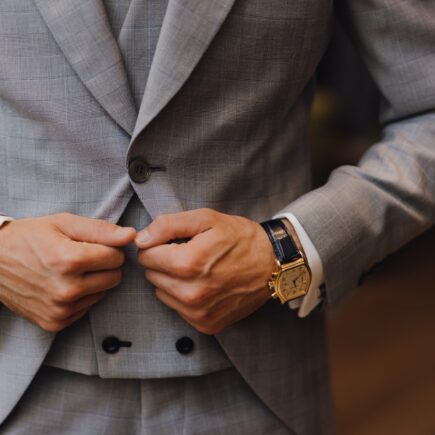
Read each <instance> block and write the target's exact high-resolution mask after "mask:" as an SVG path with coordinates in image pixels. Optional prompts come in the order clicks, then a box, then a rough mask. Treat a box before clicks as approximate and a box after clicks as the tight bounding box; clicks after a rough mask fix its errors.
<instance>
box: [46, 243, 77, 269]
mask: <svg viewBox="0 0 435 435" xmlns="http://www.w3.org/2000/svg"><path fill="white" fill-rule="evenodd" d="M80 264H81V262H80V257H79V256H78V255H77V254H75V253H74V252H72V251H71V250H68V249H63V250H60V251H58V252H56V253H54V254H52V255H50V256H49V257H48V258H47V265H48V267H50V268H51V269H54V270H56V271H58V272H60V273H61V274H67V273H71V272H74V271H75V270H77V268H78V267H79V266H80Z"/></svg>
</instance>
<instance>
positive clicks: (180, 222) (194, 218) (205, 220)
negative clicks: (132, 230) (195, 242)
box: [135, 208, 219, 249]
mask: <svg viewBox="0 0 435 435" xmlns="http://www.w3.org/2000/svg"><path fill="white" fill-rule="evenodd" d="M218 214H219V213H218V212H216V211H214V210H210V209H205V208H202V209H197V210H190V211H184V212H181V213H174V214H163V215H160V216H158V217H157V218H156V219H154V221H153V222H151V223H150V224H149V225H148V226H147V227H146V228H145V229H144V230H142V231H140V232H139V233H138V234H137V236H136V239H135V243H136V245H137V247H138V248H140V249H149V248H152V247H153V246H158V245H162V244H164V243H168V242H170V241H176V240H177V239H180V238H191V237H195V236H196V235H197V234H200V233H203V232H204V231H207V230H209V229H210V228H212V227H213V225H214V224H215V223H216V221H217V215H218Z"/></svg>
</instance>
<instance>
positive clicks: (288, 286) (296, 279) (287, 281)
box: [277, 265, 310, 301]
mask: <svg viewBox="0 0 435 435" xmlns="http://www.w3.org/2000/svg"><path fill="white" fill-rule="evenodd" d="M277 287H278V294H279V295H280V296H281V297H282V299H285V301H291V300H293V299H296V298H300V297H302V296H305V295H306V294H307V292H308V288H309V287H310V272H309V270H308V268H307V267H306V266H305V265H301V266H297V267H294V268H292V269H288V270H283V271H282V272H281V274H280V276H279V278H278V286H277Z"/></svg>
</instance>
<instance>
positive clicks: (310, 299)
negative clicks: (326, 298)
mask: <svg viewBox="0 0 435 435" xmlns="http://www.w3.org/2000/svg"><path fill="white" fill-rule="evenodd" d="M273 218H274V219H282V218H286V219H287V220H289V221H290V223H291V224H292V225H293V228H294V229H295V231H296V234H297V235H298V237H299V241H300V242H301V245H302V248H303V250H304V252H305V256H306V258H307V262H308V265H309V266H310V269H311V284H310V288H309V289H308V293H307V294H306V295H305V296H304V297H303V298H300V299H295V300H293V301H290V302H289V303H288V305H289V307H290V308H292V309H299V311H298V316H299V317H306V316H308V314H310V313H311V311H312V310H313V309H314V308H315V307H316V306H317V305H318V304H319V303H320V301H321V298H320V289H319V287H320V285H321V284H322V283H323V280H324V276H323V265H322V261H321V259H320V256H319V253H318V252H317V249H316V248H315V247H314V245H313V242H312V241H311V239H310V238H309V237H308V234H307V233H306V231H305V230H304V228H303V227H302V225H301V224H300V222H299V221H298V220H297V219H296V217H295V216H294V215H293V214H291V213H282V214H278V215H275V216H274V217H273Z"/></svg>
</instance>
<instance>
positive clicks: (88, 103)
mask: <svg viewBox="0 0 435 435" xmlns="http://www.w3.org/2000/svg"><path fill="white" fill-rule="evenodd" d="M118 7H119V9H118ZM337 7H338V8H339V9H340V14H341V17H342V18H343V22H344V24H345V25H346V26H347V27H348V28H349V30H350V31H351V34H352V35H353V37H354V38H355V40H356V43H357V45H358V47H360V50H361V53H362V54H363V56H364V57H365V59H366V62H367V64H368V66H369V68H370V70H371V72H372V74H373V76H374V78H375V80H376V81H377V83H378V85H379V87H380V89H381V92H382V94H383V96H384V110H383V119H382V121H383V122H384V124H385V129H384V133H385V134H384V137H383V139H382V141H381V142H380V143H378V144H376V145H375V146H373V147H372V148H371V149H370V150H369V151H368V153H366V155H365V156H364V157H363V159H362V160H361V162H360V163H359V166H357V167H350V166H345V167H342V168H339V169H338V170H336V171H335V172H334V173H333V174H332V176H331V178H330V180H329V181H328V183H327V184H326V185H325V186H323V187H322V188H320V189H317V190H315V191H310V170H309V168H310V162H309V149H308V145H307V141H306V130H307V122H308V118H309V111H310V107H311V101H312V93H313V76H314V73H315V70H316V67H317V65H318V62H319V60H320V58H321V57H322V55H323V53H324V50H325V47H326V45H327V43H328V39H329V33H330V28H331V22H332V1H330V0H322V1H317V0H309V1H300V0H292V1H287V0H273V1H268V2H261V1H252V0H237V1H235V0H219V1H217V0H216V1H214V0H210V1H204V0H169V1H168V3H167V4H166V3H165V2H161V1H158V0H149V1H148V2H141V1H134V0H133V2H132V3H131V4H127V3H126V2H124V1H122V2H115V1H106V2H103V1H102V0H77V1H70V0H57V1H55V2H53V1H50V0H3V1H2V2H0V210H1V213H3V214H5V215H8V216H13V217H15V218H24V217H32V216H41V215H47V214H51V213H57V212H62V211H69V212H71V213H75V214H78V215H82V216H92V217H96V218H101V219H107V220H109V221H111V222H120V223H121V224H126V225H133V226H135V227H137V228H138V229H139V228H142V227H143V226H145V225H146V224H147V223H148V222H150V221H151V219H153V218H155V217H156V216H157V215H159V214H161V213H168V212H177V211H181V210H187V209H193V208H199V207H211V208H214V209H217V210H220V211H222V212H226V213H233V214H238V215H243V216H246V217H248V218H251V219H253V220H257V221H261V220H265V219H267V218H270V217H271V216H272V215H273V214H275V213H276V212H278V211H281V210H287V211H290V212H292V213H293V214H294V215H295V216H296V217H297V218H298V219H299V221H300V223H301V224H302V226H303V227H304V228H305V230H306V231H307V233H308V235H309V236H310V238H311V240H312V241H313V243H314V245H315V247H316V248H317V250H318V251H319V254H320V257H321V259H322V263H323V266H324V274H325V284H326V292H327V301H328V304H329V306H331V307H332V308H335V307H336V306H338V305H339V303H340V302H341V301H342V300H343V299H344V298H345V297H346V295H348V294H349V292H350V291H351V290H352V289H353V288H354V287H355V286H356V283H357V282H358V280H359V277H360V276H361V275H362V274H363V273H365V272H367V271H368V270H369V269H370V268H371V267H372V266H373V264H374V263H375V262H377V261H379V260H380V259H381V258H383V257H384V256H385V255H387V254H389V253H391V252H393V251H394V250H396V249H398V248H399V247H400V246H401V245H402V244H404V243H405V242H406V241H408V240H409V239H410V238H412V237H413V236H415V235H417V234H418V233H420V232H422V231H424V230H425V229H427V228H428V227H429V226H431V225H432V224H433V223H434V221H435V169H434V168H435V133H434V127H433V126H434V125H435V124H434V121H435V116H434V113H433V108H434V105H435V81H434V80H433V77H434V75H433V71H434V70H435V25H434V23H435V4H433V3H431V2H420V3H415V2H389V1H387V0H370V1H369V0H352V1H350V0H349V1H343V2H340V3H339V4H338V5H337ZM106 8H107V10H106ZM154 20H155V21H154ZM134 158H145V159H146V160H147V161H148V162H149V163H150V164H151V165H152V166H157V167H164V168H165V170H164V171H156V172H153V173H152V175H151V177H150V179H149V180H148V181H147V182H146V183H136V182H134V181H133V180H132V179H130V178H129V175H128V172H127V164H128V161H130V159H134ZM126 254H127V262H126V265H125V272H126V273H125V274H124V276H125V278H124V280H123V283H122V284H121V285H120V286H119V287H118V288H116V289H114V290H113V291H111V292H110V294H109V296H108V297H107V298H106V299H105V300H104V301H102V302H101V303H100V304H98V305H97V306H96V307H94V308H93V309H92V310H91V312H90V313H89V316H87V317H86V318H85V319H83V320H82V321H80V322H78V323H77V324H76V325H74V326H73V327H72V328H69V329H68V330H66V331H64V332H62V333H60V334H59V335H58V337H57V338H56V339H55V337H54V334H51V333H48V332H45V331H43V330H41V329H40V328H38V327H37V326H35V325H33V324H31V323H30V322H28V321H26V320H24V319H22V318H20V317H18V316H17V315H15V314H13V313H12V312H11V311H9V310H8V309H7V308H6V307H4V306H1V307H0V385H1V388H0V421H3V420H6V418H7V416H8V415H9V414H10V415H11V417H13V416H14V415H18V413H19V411H20V407H21V406H22V407H24V408H25V407H26V406H29V407H31V406H32V403H31V400H30V399H29V397H32V396H31V395H30V396H29V395H27V396H26V394H25V391H26V390H27V389H28V388H29V386H30V389H29V390H28V391H30V392H32V391H33V390H32V380H33V379H34V378H35V376H36V378H35V382H39V381H40V379H41V376H43V375H44V373H47V372H46V371H50V370H51V372H50V373H58V374H59V373H61V372H62V370H59V369H64V370H63V372H65V373H68V374H67V375H65V376H63V377H62V379H63V381H62V383H60V385H63V386H64V390H62V387H60V391H58V393H59V396H50V397H51V403H52V404H53V403H54V404H55V403H56V402H57V401H58V400H60V399H61V398H62V397H68V394H69V393H68V390H69V389H70V388H74V382H70V380H71V378H74V377H75V378H76V379H77V380H78V379H80V382H84V381H83V379H84V378H83V377H82V375H88V376H89V379H90V382H89V384H88V386H89V388H91V387H92V385H94V381H95V382H96V383H97V384H98V385H100V386H101V387H102V388H107V387H106V386H102V384H101V383H100V382H99V381H98V379H100V378H99V377H102V378H108V382H113V383H115V384H116V383H117V382H118V381H119V380H120V379H124V380H125V379H126V378H132V382H133V381H135V380H137V379H140V380H142V381H141V382H134V385H136V386H135V387H134V388H136V387H137V386H138V385H139V384H140V385H145V384H146V382H148V381H149V382H152V381H153V380H155V381H157V379H159V381H162V382H163V383H164V382H167V384H165V385H166V386H167V388H170V385H173V384H172V382H173V381H174V380H176V379H179V380H180V379H181V380H183V381H182V382H186V383H187V384H189V382H190V381H189V380H191V381H192V388H193V383H194V382H196V381H193V379H206V378H207V379H213V382H211V381H210V384H209V388H207V387H206V386H205V385H206V384H201V385H203V387H202V388H201V389H198V391H202V393H201V394H200V393H195V394H196V396H195V400H192V401H189V402H183V403H184V404H186V403H189V405H188V406H189V407H190V408H189V412H193V413H194V412H195V407H196V406H198V413H200V414H201V413H202V410H203V408H201V406H200V405H199V404H197V402H196V401H198V400H199V401H200V402H202V401H204V402H207V400H210V397H211V393H212V392H213V389H214V388H216V387H215V385H216V384H215V383H214V382H215V381H216V380H217V379H219V376H221V375H222V374H223V373H230V372H231V373H233V374H235V373H237V375H238V378H237V379H238V381H237V382H239V381H241V379H242V378H243V379H244V382H246V384H247V385H249V388H250V390H249V391H252V397H251V399H252V403H253V398H254V397H258V399H259V400H260V401H261V403H262V404H264V406H265V407H266V408H267V409H268V410H269V411H270V413H271V415H272V414H273V415H274V416H275V417H276V419H279V420H280V421H281V422H282V423H283V424H284V425H285V426H286V430H288V432H289V433H292V432H294V433H296V434H300V435H318V434H323V433H327V432H328V430H329V428H330V427H331V426H330V423H329V422H330V417H331V394H330V388H329V380H328V379H329V378H328V355H327V348H326V339H325V328H324V314H323V313H322V312H319V311H315V312H313V313H312V314H310V316H308V317H307V318H305V319H299V318H297V316H296V314H295V312H293V311H291V310H288V309H287V308H286V307H281V306H280V305H279V304H276V303H274V301H270V302H269V303H267V304H265V305H264V306H263V307H262V308H261V309H260V310H258V311H257V312H256V313H254V314H253V315H251V316H249V317H248V318H246V319H244V320H242V321H240V322H238V323H237V324H236V325H233V326H232V327H230V328H228V329H227V330H225V331H224V332H223V333H221V334H218V335H217V336H216V337H209V336H204V335H202V334H199V333H198V332H196V331H195V330H193V329H192V328H191V327H190V326H189V325H187V324H186V323H184V322H183V321H182V320H181V319H180V318H179V317H178V316H177V315H176V313H174V312H172V311H170V310H168V309H167V308H166V307H164V306H163V305H162V304H160V303H159V302H158V301H157V300H156V299H155V297H154V295H153V289H152V287H151V286H150V284H149V283H147V282H146V281H145V279H144V277H143V274H142V273H141V270H140V268H139V266H138V265H137V263H136V261H135V250H134V248H133V247H128V248H127V249H126ZM107 335H116V336H118V337H120V338H121V339H125V340H130V341H132V347H131V348H123V349H122V350H120V352H118V353H117V354H115V355H108V354H106V353H104V352H103V351H102V349H101V341H102V339H103V338H104V337H106V336H107ZM183 335H187V336H189V337H191V338H192V339H193V340H194V342H195V350H194V352H192V353H191V354H189V355H184V356H181V355H180V354H179V353H177V352H176V350H175V347H174V344H175V341H176V340H177V338H178V337H180V336H183ZM53 342H54V345H53ZM50 349H51V350H50ZM44 363H45V367H44V368H43V369H42V370H43V371H42V372H41V371H38V370H39V369H40V367H41V365H43V364H44ZM50 366H51V367H50ZM66 370H67V371H66ZM73 372H76V373H73ZM65 373H64V374H65ZM192 375H195V377H193V376H192ZM98 376H99V377H98ZM169 377H170V379H169ZM68 379H69V380H68ZM124 382H125V386H126V388H128V387H127V380H125V381H124ZM200 382H201V381H200ZM163 383H162V385H163ZM104 385H109V384H104ZM123 385H124V384H123ZM128 385H132V384H130V381H128ZM229 386H230V381H229V380H228V379H227V380H226V381H225V387H227V388H229ZM47 388H48V389H50V388H51V385H47ZM95 388H96V387H95ZM137 388H138V387H137ZM177 391H179V390H177ZM235 391H236V390H235ZM63 393H64V394H63ZM23 394H24V396H23ZM99 394H101V393H99ZM132 394H133V393H132ZM254 395H255V396H254ZM22 397H23V401H22V403H21V405H20V399H21V398H22ZM50 397H49V398H50ZM49 398H48V399H49ZM27 399H29V401H28V400H27ZM222 400H224V398H222ZM17 403H18V406H16V405H17ZM62 403H64V405H65V406H64V409H63V412H65V414H67V411H68V403H67V401H65V400H64V401H63V402H62ZM107 403H108V404H107V407H108V408H110V409H112V407H114V406H115V407H116V404H115V405H114V404H113V403H112V402H110V401H109V402H107ZM178 403H179V404H181V402H178ZM246 403H247V402H246ZM151 405H152V402H150V406H151ZM41 406H42V405H41ZM50 406H52V405H50ZM174 406H175V405H174ZM180 406H181V405H180ZM250 406H251V405H249V406H248V405H246V406H244V407H243V406H242V409H244V411H243V412H246V413H249V412H248V411H249V410H251V408H250ZM252 406H254V405H252ZM219 407H220V405H219V404H216V408H214V409H215V410H217V409H219ZM248 408H249V409H248ZM252 409H253V408H252ZM70 411H71V412H73V411H74V410H71V409H70ZM11 412H12V414H11ZM126 412H127V414H126V415H127V416H128V412H129V411H128V410H126ZM161 418H162V419H165V418H167V414H164V415H163V414H162V416H161ZM265 418H266V417H265ZM267 418H268V417H267ZM23 419H25V417H23ZM242 420H243V419H242ZM10 421H11V420H10ZM20 421H23V420H22V419H20ZM264 421H266V420H264ZM274 421H275V420H274ZM276 421H277V420H276ZM6 424H8V422H7V420H6ZM17 433H18V432H17ZM174 433H176V432H174ZM186 433H191V432H189V431H187V432H186ZM253 433H255V432H253Z"/></svg>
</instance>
